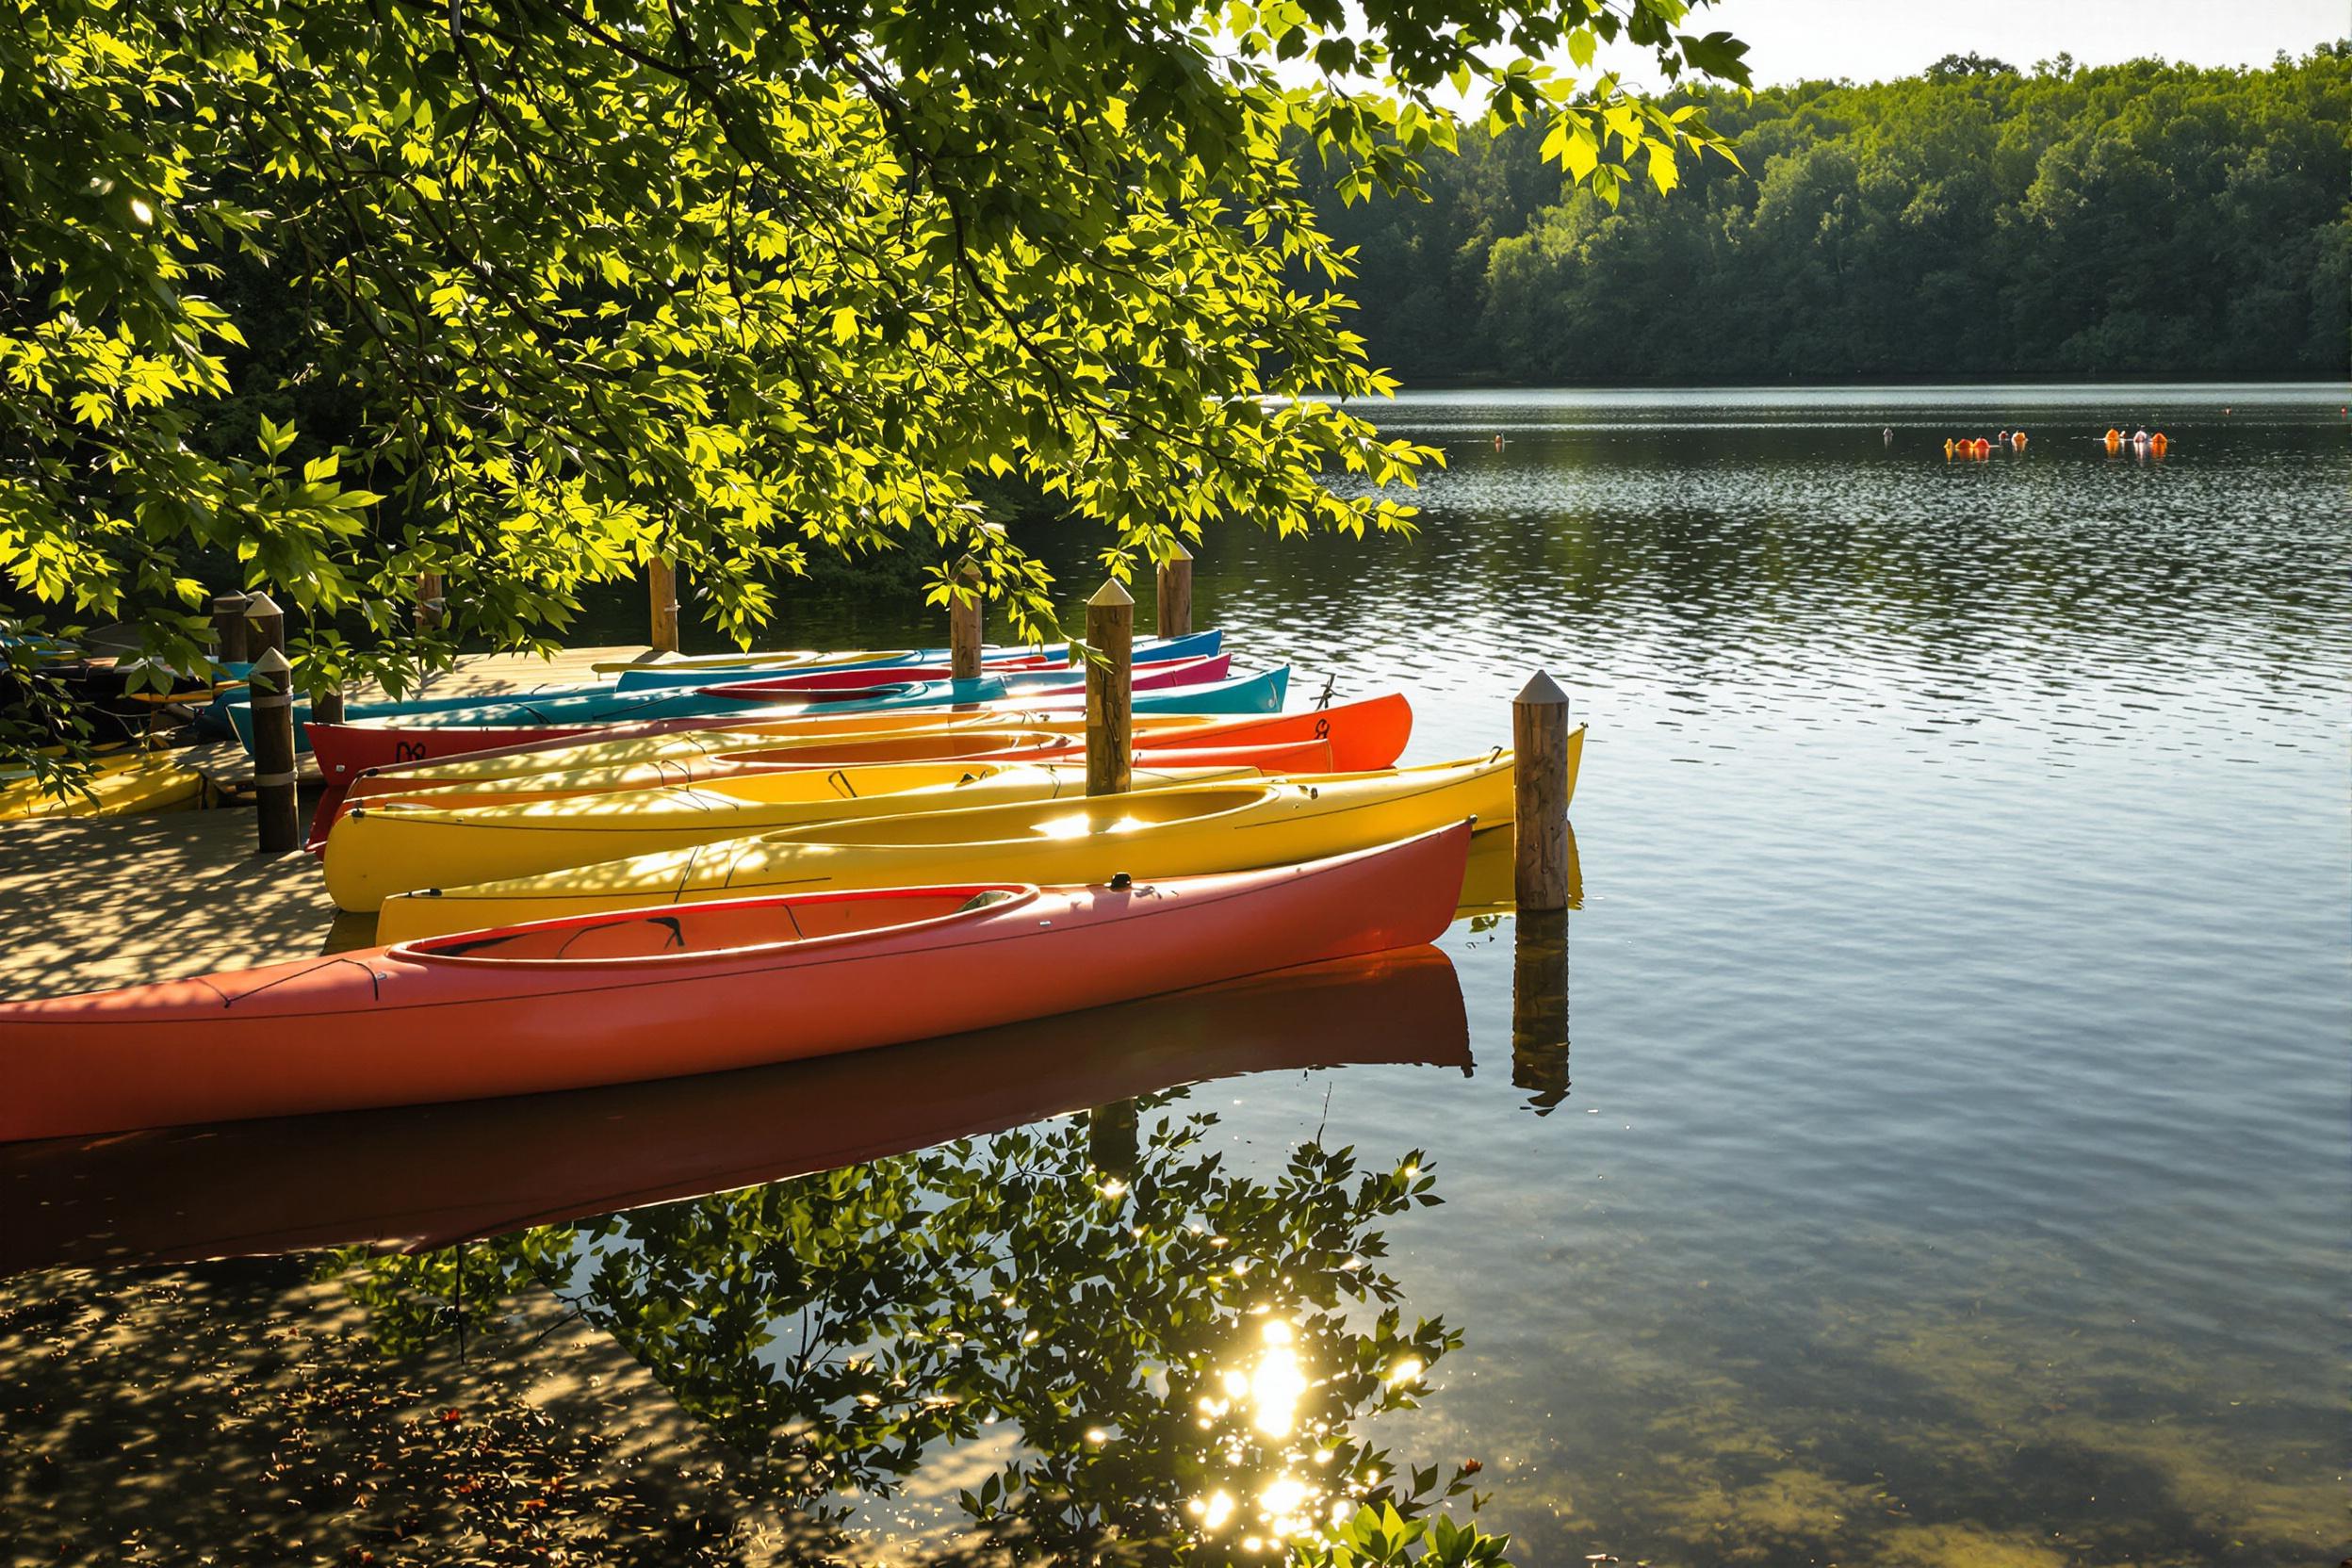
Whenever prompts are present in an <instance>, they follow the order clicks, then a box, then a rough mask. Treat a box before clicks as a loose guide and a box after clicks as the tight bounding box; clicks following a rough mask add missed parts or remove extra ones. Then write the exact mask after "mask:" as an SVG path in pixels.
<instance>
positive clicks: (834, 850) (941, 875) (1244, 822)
mask: <svg viewBox="0 0 2352 1568" xmlns="http://www.w3.org/2000/svg"><path fill="white" fill-rule="evenodd" d="M1512 805H1513V802H1512V799H1511V759H1510V757H1509V756H1508V755H1507V754H1503V755H1498V756H1496V757H1495V758H1493V759H1481V760H1478V761H1475V762H1443V763H1437V764H1434V765H1432V766H1429V767H1419V768H1398V769H1395V770H1393V771H1390V772H1385V773H1376V774H1356V775H1339V776H1329V777H1323V778H1317V779H1309V780H1290V781H1286V782H1282V783H1274V782H1270V781H1269V782H1259V783H1251V784H1187V785H1181V786H1177V787H1175V788H1171V789H1163V790H1148V791H1143V792H1138V793H1135V794H1128V795H1097V796H1092V797H1086V798H1080V799H1076V800H1057V801H1047V802H1039V803H1035V804H1027V805H1016V806H983V807H979V808H976V809H970V810H962V811H925V812H923V813H922V814H921V815H918V816H899V817H883V818H877V819H873V820H869V821H864V822H843V823H822V824H819V825H815V826H810V827H797V828H787V829H784V830H783V831H780V832H776V833H767V834H762V835H760V836H758V837H756V838H743V839H727V840H723V841H719V842H717V843H710V844H702V845H699V846H696V847H694V848H692V849H682V850H674V851H666V852H663V853H661V854H655V855H640V856H635V857H632V858H628V859H617V860H605V861H599V862H597V863H596V864H594V865H587V866H575V867H571V868H569V869H567V870H564V871H554V872H543V873H541V874H537V875H535V876H515V877H508V878H505V879H503V880H499V881H495V882H477V883H472V884H469V885H466V886H463V887H440V888H434V889H428V890H424V891H420V892H411V893H402V894H400V895H399V896H398V897H395V898H387V899H385V900H384V904H383V906H382V907H381V908H379V909H378V910H377V912H376V935H377V938H378V939H380V940H384V941H401V940H410V939H416V938H419V937H429V936H438V935H441V934H443V933H446V932H450V931H470V930H476V929H481V928H484V927H488V926H494V925H514V924H518V923H522V922H524V921H535V920H546V919H550V918H553V917H555V916H559V915H587V914H598V913H602V912H604V911H607V910H613V909H627V908H636V907H653V906H661V905H691V904H696V903H700V902H703V901H705V900H710V899H728V898H742V897H744V896H746V895H748V894H752V893H771V894H773V893H787V892H797V891H804V890H816V889H820V888H827V889H830V888H907V887H917V886H923V885H927V884H931V883H948V882H954V883H964V882H996V881H1007V882H1009V881H1013V880H1016V879H1017V878H1019V877H1022V876H1025V877H1029V878H1032V879H1035V880H1038V881H1043V882H1055V883H1063V882H1068V883H1082V882H1100V881H1103V880H1106V879H1108V878H1109V877H1111V876H1113V875H1116V874H1119V873H1120V872H1126V873H1129V874H1132V875H1135V876H1138V877H1163V876H1200V875H1207V874H1214V873H1219V872H1229V871H1247V870H1250V869H1251V868H1253V867H1259V866H1272V865H1280V864H1282V863H1284V862H1287V861H1295V860H1312V859H1315V858H1319V857H1322V856H1326V855H1343V854H1347V853H1349V852H1351V851H1354V850H1358V849H1363V848H1366V847H1368V846H1370V845H1372V844H1378V843H1386V842H1388V841H1392V840H1395V839H1402V838H1409V837H1411V836H1413V835H1414V834H1416V833H1426V832H1428V831H1429V830H1430V829H1431V828H1434V827H1437V826H1439V825H1443V824H1446V823H1449V822H1460V821H1462V820H1463V819H1465V818H1472V817H1475V818H1476V819H1478V826H1479V827H1481V828H1486V827H1495V826H1501V825H1507V824H1508V823H1509V822H1510V821H1511V809H1512ZM1455 887H1456V890H1457V891H1459V890H1460V887H1461V885H1460V884H1459V883H1457V884H1456V885H1455Z"/></svg>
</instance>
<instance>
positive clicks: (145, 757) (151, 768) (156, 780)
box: [0, 750, 204, 822]
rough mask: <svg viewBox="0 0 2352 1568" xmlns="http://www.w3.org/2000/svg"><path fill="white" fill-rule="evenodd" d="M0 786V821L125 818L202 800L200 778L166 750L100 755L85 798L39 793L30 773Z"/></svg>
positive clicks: (15, 774)
mask: <svg viewBox="0 0 2352 1568" xmlns="http://www.w3.org/2000/svg"><path fill="white" fill-rule="evenodd" d="M10 773H11V775H12V776H8V777H7V778H6V779H5V781H4V782H0V822H20V821H24V820H27V819H30V818H34V817H127V816H136V815H138V814H139V813H140V812H142V811H169V810H172V809H175V808H179V807H183V806H192V805H195V804H197V803H198V802H199V801H201V800H203V798H204V775H203V774H200V773H198V772H197V771H196V770H195V769H193V768H190V767H186V766H183V765H182V764H181V762H180V761H179V760H177V759H175V758H174V757H173V756H172V753H171V752H169V751H139V750H125V751H118V752H113V753H111V754H109V755H106V756H102V757H100V758H99V759H98V760H97V761H96V763H95V764H94V767H93V770H92V772H91V774H90V779H89V781H88V782H89V790H90V792H89V793H88V794H86V795H85V794H82V793H79V792H74V793H69V794H64V795H49V794H43V793H42V792H41V785H40V784H39V783H38V782H37V781H36V780H35V779H34V778H33V777H32V776H31V775H30V774H29V773H21V772H19V771H18V770H10Z"/></svg>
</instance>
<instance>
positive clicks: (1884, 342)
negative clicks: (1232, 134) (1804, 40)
mask: <svg viewBox="0 0 2352 1568" xmlns="http://www.w3.org/2000/svg"><path fill="white" fill-rule="evenodd" d="M1685 101H1695V102H1697V103H1700V104H1702V105H1704V106H1705V107H1706V110H1707V115H1708V117H1709V118H1710V119H1711V120H1712V122H1714V124H1715V126H1716V128H1717V129H1718V130H1721V131H1723V133H1724V134H1726V135H1727V136H1729V137H1731V138H1733V139H1735V141H1736V142H1737V144H1738V146H1739V149H1740V163H1741V165H1742V167H1741V168H1738V169H1735V168H1733V167H1732V166H1731V165H1730V164H1728V163H1726V162H1724V161H1723V160H1722V159H1721V158H1715V157H1709V158H1707V159H1706V160H1705V161H1704V162H1703V163H1701V162H1697V161H1695V160H1691V159H1688V158H1686V159H1684V160H1682V163H1681V166H1680V169H1679V175H1680V184H1679V186H1678V188H1675V189H1674V190H1672V191H1671V192H1667V193H1663V194H1661V193H1660V192H1659V191H1658V189H1656V188H1653V187H1652V186H1651V185H1650V184H1649V183H1647V182H1639V184H1638V188H1637V186H1636V185H1635V184H1629V185H1628V186H1627V187H1626V189H1625V194H1624V197H1623V200H1622V201H1621V202H1620V204H1618V206H1617V207H1616V208H1615V209H1614V210H1612V209H1611V208H1610V207H1609V205H1608V204H1606V203H1604V202H1602V201H1601V200H1600V199H1599V198H1598V197H1596V196H1595V195H1594V194H1593V191H1592V190H1591V189H1590V188H1576V189H1571V188H1568V187H1567V185H1566V182H1565V180H1564V177H1563V175H1562V174H1561V172H1560V169H1559V167H1558V166H1557V165H1548V164H1546V163H1545V162H1544V160H1543V158H1542V157H1541V156H1540V139H1541V137H1542V132H1541V130H1540V129H1535V128H1529V129H1521V130H1512V131H1506V132H1504V133H1502V134H1500V135H1497V136H1495V137H1492V138H1487V137H1478V138H1476V139H1474V138H1471V137H1469V136H1465V137H1464V138H1463V139H1462V147H1461V150H1460V152H1459V153H1458V154H1455V155H1446V154H1442V153H1440V154H1432V155H1430V156H1429V159H1428V160H1427V162H1428V168H1427V176H1426V179H1425V181H1424V185H1425V187H1426V188H1427V190H1428V192H1429V201H1427V202H1426V203H1424V202H1418V201H1413V200H1391V199H1387V198H1383V197H1380V196H1375V197H1374V198H1373V199H1372V200H1371V201H1370V202H1369V203H1368V204H1356V205H1352V206H1349V205H1344V204H1342V203H1341V202H1340V200H1339V199H1338V196H1337V195H1336V189H1337V186H1338V181H1339V178H1340V175H1341V172H1342V171H1341V170H1340V169H1339V168H1338V167H1336V166H1332V167H1329V168H1325V167H1322V166H1319V165H1318V164H1317V163H1316V162H1315V159H1314V158H1313V157H1312V156H1309V157H1307V158H1305V159H1303V160H1302V163H1301V169H1302V173H1303V174H1304V177H1305V178H1306V179H1307V181H1308V182H1309V184H1310V186H1311V187H1312V188H1314V191H1315V204H1316V206H1317V209H1318V211H1319V213H1320V215H1321V219H1322V221H1323V223H1324V224H1325V226H1326V228H1327V230H1328V232H1330V233H1331V235H1332V236H1333V237H1336V238H1338V239H1339V240H1341V241H1342V242H1343V243H1345V244H1349V245H1353V246H1356V247H1358V249H1359V255H1358V258H1357V262H1356V270H1357V275H1356V277H1355V279H1354V280H1353V281H1352V283H1350V285H1349V286H1348V291H1349V292H1350V293H1352V294H1353V295H1354V297H1355V298H1356V299H1357V301H1358V302H1360V304H1361V306H1362V309H1361V311H1360V312H1359V314H1358V315H1357V317H1356V318H1355V319H1354V320H1353V321H1352V322H1351V323H1350V326H1351V329H1352V330H1353V331H1356V332H1359V333H1361V334H1363V335H1364V337H1365V338H1366V339H1367V341H1368V344H1369V351H1370V354H1371V357H1372V360H1373V362H1374V363H1375V364H1379V365H1384V366H1387V367H1389V368H1393V369H1394V370H1396V371H1397V373H1398V374H1399V375H1401V376H1403V377H1404V378H1405V379H1406V380H1407V381H1408V382H1412V381H1424V382H1426V381H1443V380H1478V379H1501V380H1507V381H1516V382H1527V383H1576V384H1607V383H1625V382H1685V383H1699V382H1713V383H1723V382H1776V381H1786V380H1798V381H1809V380H1819V381H1836V380H1848V379H1855V380H1860V379H1875V378H1889V379H1896V380H1903V379H1944V378H1954V379H1979V378H1999V377H2009V376H2017V377H2043V376H2050V377H2102V376H2144V375H2180V376H2209V375H2210V376H2222V375H2246V376H2327V377H2335V376H2342V375H2343V374H2344V373H2345V368H2346V355H2347V346H2348V345H2352V319H2348V314H2347V312H2348V306H2347V300H2348V299H2352V151H2348V150H2347V147H2348V144H2352V42H2340V43H2335V44H2331V45H2327V46H2326V47H2323V48H2321V49H2318V50H2316V51H2314V52H2313V53H2311V54H2310V55H2308V56H2305V57H2302V58H2300V59H2290V58H2287V57H2280V58H2279V59H2278V61H2277V62H2276V63H2274V64H2273V65H2271V66H2269V67H2266V68H2263V69H2261V70H2253V71H2235V70H2205V69H2199V68H2195V67H2190V66H2185V65H2172V64H2166V63H2164V62H2163V61H2161V60H2139V61H2134V62H2131V63H2129V64H2125V65H2117V66H2103V67H2096V68H2089V67H2081V66H2077V65H2076V64H2074V63H2073V62H2072V61H2071V60H2070V59H2068V58H2066V57H2063V56H2062V57H2059V58H2058V59H2056V60H2051V61H2044V62H2041V63H2040V64H2037V65H2035V66H2034V67H2033V68H2032V69H2030V70H2019V69H2017V68H2016V67H2013V66H2011V65H2008V64H2005V63H2003V62H2002V61H2000V60H1997V59H1988V58H1984V57H1978V56H1975V55H1968V56H1954V57H1947V58H1945V59H1943V60H1940V61H1938V62H1937V63H1936V65H1934V66H1932V67H1930V68H1929V69H1928V70H1927V71H1926V72H1925V73H1922V74H1920V75H1918V76H1909V77H1904V78H1902V79H1900V80H1897V81H1891V82H1876V83H1871V84H1869V85H1867V86H1855V85H1853V84H1850V83H1845V82H1807V83H1805V84H1802V85H1799V86H1794V87H1783V88H1771V89H1766V90H1760V91H1758V92H1756V95H1755V97H1754V99H1753V101H1751V102H1742V101H1741V97H1740V94H1738V93H1736V92H1730V91H1719V92H1702V93H1697V94H1693V95H1691V98H1690V99H1688V100H1685Z"/></svg>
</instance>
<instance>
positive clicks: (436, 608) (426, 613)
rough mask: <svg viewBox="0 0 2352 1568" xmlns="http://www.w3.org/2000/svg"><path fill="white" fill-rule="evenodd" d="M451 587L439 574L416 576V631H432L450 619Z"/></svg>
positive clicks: (425, 573)
mask: <svg viewBox="0 0 2352 1568" xmlns="http://www.w3.org/2000/svg"><path fill="white" fill-rule="evenodd" d="M448 597H449V587H448V584H447V583H446V582H445V581H444V580H442V577H441V574H440V573H439V572H418V573H417V630H419V631H431V630H432V629H433V628H435V627H437V626H439V625H440V624H441V623H442V622H444V621H446V620H448V619H449V604H448Z"/></svg>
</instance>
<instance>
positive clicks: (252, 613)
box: [245, 593, 286, 620]
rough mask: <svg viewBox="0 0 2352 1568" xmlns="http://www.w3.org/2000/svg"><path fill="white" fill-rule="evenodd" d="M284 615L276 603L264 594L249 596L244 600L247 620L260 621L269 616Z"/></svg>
mask: <svg viewBox="0 0 2352 1568" xmlns="http://www.w3.org/2000/svg"><path fill="white" fill-rule="evenodd" d="M285 613H286V612H285V611H283V610H280V609H279V608H278V601H277V600H275V599H273V598H271V597H270V596H269V595H268V594H266V593H256V594H253V595H250V596H248V597H247V598H246V600H245V617H246V619H248V620H261V619H266V618H267V617H269V616H271V615H283V614H285Z"/></svg>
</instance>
